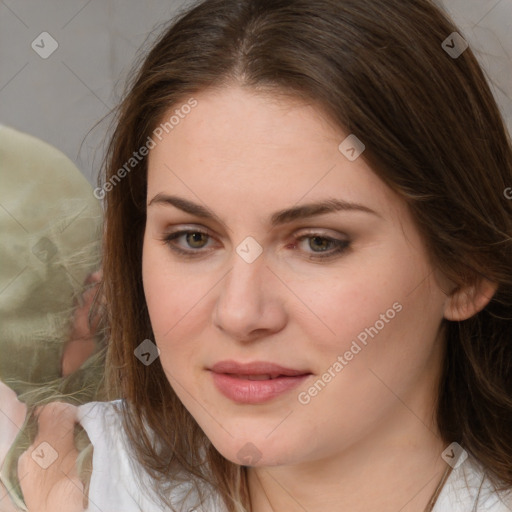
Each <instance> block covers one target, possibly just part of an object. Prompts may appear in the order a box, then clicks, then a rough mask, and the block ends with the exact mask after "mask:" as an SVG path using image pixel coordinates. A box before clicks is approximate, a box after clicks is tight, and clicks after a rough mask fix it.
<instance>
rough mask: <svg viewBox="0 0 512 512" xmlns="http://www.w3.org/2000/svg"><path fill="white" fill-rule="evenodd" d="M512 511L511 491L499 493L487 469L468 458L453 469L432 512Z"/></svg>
mask: <svg viewBox="0 0 512 512" xmlns="http://www.w3.org/2000/svg"><path fill="white" fill-rule="evenodd" d="M445 511H446V512H447V511H450V512H511V511H512V489H509V490H508V491H503V492H498V491H496V489H495V487H494V485H493V484H492V482H491V481H490V479H489V477H488V476H487V473H486V471H485V469H484V467H483V466H482V465H481V464H480V463H479V462H478V461H477V460H476V459H475V458H474V457H473V456H471V455H468V457H467V459H466V460H464V461H463V462H462V463H461V464H459V465H458V466H455V467H454V469H453V470H452V472H451V474H450V477H449V478H448V480H447V481H446V483H445V485H444V487H443V489H442V491H441V493H440V495H439V497H438V499H437V502H436V505H435V507H434V510H433V512H445Z"/></svg>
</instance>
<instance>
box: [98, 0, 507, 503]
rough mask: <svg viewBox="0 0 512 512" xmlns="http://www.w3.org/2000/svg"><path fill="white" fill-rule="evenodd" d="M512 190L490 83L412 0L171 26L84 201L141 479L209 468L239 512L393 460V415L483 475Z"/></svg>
mask: <svg viewBox="0 0 512 512" xmlns="http://www.w3.org/2000/svg"><path fill="white" fill-rule="evenodd" d="M511 170H512V150H511V145H510V140H509V138H508V135H507V132H506V128H505V127H504V123H503V120H502V118H501V116H500V113H499V111H498V108H497V106H496V103H495V101H494V99H493V97H492V94H491V92H490V90H489V87H488V85H487V83H486V80H485V78H484V75H483V73H482V71H481V69H480V67H479V65H478V63H477V61H476V59H475V57H474V55H473V53H472V51H471V49H470V48H468V47H467V44H466V43H465V41H464V38H463V36H462V35H461V34H459V33H458V32H457V29H456V27H455V26H454V25H453V24H452V23H451V22H450V21H449V20H448V19H447V18H446V17H445V15H444V14H443V13H442V12H441V11H440V10H439V9H438V8H437V7H436V6H435V5H434V4H433V3H432V2H430V1H428V0H424V1H418V2H413V3H411V2H407V1H403V0H390V1H386V2H381V1H377V0H375V1H366V2H360V1H343V2H339V1H328V0H324V1H322V0H321V1H317V2H306V1H277V2H276V1H250V2H249V1H247V2H240V1H236V2H235V1H233V2H232V1H225V0H222V1H220V0H218V1H208V2H204V3H201V4H198V5H197V6H196V7H195V8H194V9H192V10H191V11H190V12H188V13H186V14H184V15H183V16H181V17H180V18H179V19H178V20H177V21H175V22H174V23H173V25H172V26H171V28H170V29H169V30H168V31H167V32H165V33H164V34H163V36H162V37H161V38H160V39H159V41H158V42H157V43H156V44H155V46H154V47H153V49H152V50H151V52H150V53H149V55H148V56H147V58H146V59H145V61H144V63H143V64H142V66H141V68H140V70H139V72H138V74H137V75H136V76H135V77H134V78H133V80H132V83H131V87H130V89H129V91H128V94H127V96H126V99H125V100H124V102H123V103H122V104H121V106H120V109H119V113H118V119H117V128H116V130H115V133H114V134H113V137H112V141H111V145H110V150H109V155H108V159H107V166H106V175H105V176H104V180H103V183H102V184H101V186H100V187H98V189H96V194H97V195H98V196H99V197H104V199H105V203H106V226H107V228H106V238H105V244H104V269H105V285H106V294H107V303H108V307H109V308H110V311H109V313H110V320H111V343H110V347H109V363H110V365H109V369H110V372H111V375H110V377H111V382H112V384H115V385H117V386H118V390H119V393H121V395H122V396H123V397H125V398H126V400H127V402H128V404H129V406H130V407H129V412H128V414H127V415H126V418H125V420H126V428H127V431H128V433H129V435H130V436H131V439H132V442H133V444H134V446H135V447H136V449H137V450H138V454H139V457H140V458H141V460H144V461H146V464H147V466H148V470H149V471H150V472H151V471H152V472H153V474H154V475H159V474H160V475H161V474H163V473H165V472H166V471H168V468H169V465H170V464H171V462H173V461H178V462H179V464H178V465H179V466H180V467H182V468H183V467H184V468H185V469H186V470H187V471H189V472H190V473H191V474H196V475H201V474H203V475H204V474H206V473H204V472H203V470H202V469H201V470H200V469H198V464H199V463H200V462H201V461H202V460H203V456H204V455H205V454H206V455H207V457H208V462H209V464H210V469H211V470H212V473H213V480H212V481H213V482H214V483H216V485H217V487H218V489H219V491H220V493H221V494H223V495H224V496H225V497H226V500H227V502H229V498H228V496H231V497H233V496H238V495H239V494H238V493H241V494H240V496H241V498H240V499H241V500H242V501H243V500H244V499H245V498H244V497H243V496H244V492H245V491H244V485H243V484H240V481H241V478H242V477H243V474H244V473H243V470H241V469H240V467H241V466H242V467H243V466H276V465H288V464H300V463H303V462H314V461H316V460H319V459H321V458H326V457H328V456H329V455H330V454H332V453H338V452H340V451H342V450H348V449H349V448H350V447H351V446H355V445H356V444H357V443H359V442H361V441H362V440H364V439H366V438H368V437H369V436H372V435H373V434H374V433H375V432H376V431H377V430H378V429H380V430H381V431H382V432H384V431H385V432H387V434H388V435H389V436H390V438H389V439H390V442H392V436H393V432H395V434H396V435H399V432H398V431H397V430H394V429H393V425H406V424H408V423H411V422H417V417H416V416H414V415H413V414H411V412H410V411H409V410H406V411H404V409H403V407H401V406H400V404H399V402H397V399H396V396H402V397H408V400H410V403H411V404H414V408H417V410H419V411H421V415H423V416H424V418H425V421H426V422H428V421H429V420H428V418H430V420H432V418H434V419H433V420H432V422H431V424H430V423H429V424H428V425H427V426H428V428H431V429H432V431H434V432H437V431H439V434H440V437H439V443H438V444H439V445H440V446H442V445H445V444H446V443H448V442H451V441H459V442H461V443H462V444H464V445H465V446H466V447H467V448H468V450H470V451H472V452H473V453H474V454H475V455H477V456H478V457H479V458H480V459H481V460H482V461H484V462H486V463H488V464H489V468H490V469H491V471H493V470H494V469H496V468H498V467H499V463H498V462H493V461H497V460H504V459H506V458H507V457H509V458H510V454H506V453H499V452H498V451H496V450H490V449H485V448H483V447H484V446H485V445H486V442H485V439H484V437H478V436H480V435H481V436H484V435H483V434H479V433H477V428H476V425H477V424H478V422H479V421H481V418H480V417H481V416H482V414H483V413H482V411H484V410H486V409H487V407H488V397H487V396H485V395H484V392H483V391H482V389H483V388H484V386H491V387H492V386H494V388H495V389H496V390H498V391H496V392H495V396H494V400H495V401H496V403H501V404H505V403H507V396H506V389H507V386H508V387H509V389H510V380H509V379H510V377H509V376H508V375H507V374H506V370H505V368H506V361H510V360H511V358H512V355H511V349H510V346H509V345H507V343H508V339H509V338H510V335H511V333H510V325H509V323H507V322H506V321H505V320H503V318H507V315H510V311H511V306H512V303H511V300H512V299H511V285H512V273H511V268H510V257H511V235H512V220H511V219H512V217H511V213H512V203H511V202H510V201H508V200H507V199H506V197H505V195H504V191H505V189H506V188H507V186H510V184H511V181H512V175H511ZM508 318H509V316H508ZM496 354H500V357H497V356H496ZM494 358H496V359H494ZM504 361H505V362H504ZM500 365H501V366H500ZM283 375H284V376H283ZM279 376H280V377H279ZM244 377H245V378H244ZM274 377H278V378H277V379H275V378H274ZM507 379H508V380H507ZM255 380H258V381H259V382H257V383H256V382H255ZM483 383H485V384H483ZM390 390H391V391H390ZM468 393H469V394H470V395H471V397H472V400H471V401H470V400H469V398H468V396H469V395H468ZM423 416H422V417H423ZM504 421H505V420H504ZM144 424H147V425H149V427H150V428H151V429H152V430H153V431H154V433H155V434H156V436H157V437H158V438H159V440H160V441H161V444H159V445H158V446H157V448H151V446H152V443H151V442H150V440H148V439H147V438H145V437H144V435H143V434H141V432H143V425H144ZM422 428H424V426H422ZM488 428H489V429H495V430H494V432H495V433H497V432H510V431H511V430H512V429H510V425H505V423H503V424H501V425H498V424H496V423H493V424H492V425H489V426H488ZM507 429H508V430H507ZM489 431H490V430H489ZM480 432H482V431H480ZM507 435H509V436H510V434H507ZM312 439H314V441H312ZM436 448H437V447H436ZM170 453H174V454H175V455H176V457H175V458H170V457H169V454H170ZM500 458H501V459H500ZM148 461H151V462H148ZM164 468H165V470H164ZM166 474H167V475H168V472H167V473H166ZM229 482H231V483H229ZM239 485H241V487H240V489H242V491H240V489H239V488H238V486H239ZM230 486H231V487H230Z"/></svg>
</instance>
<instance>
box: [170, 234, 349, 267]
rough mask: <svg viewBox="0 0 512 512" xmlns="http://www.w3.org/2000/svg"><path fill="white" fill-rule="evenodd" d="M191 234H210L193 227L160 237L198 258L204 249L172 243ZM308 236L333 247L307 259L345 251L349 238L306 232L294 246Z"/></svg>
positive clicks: (177, 250)
mask: <svg viewBox="0 0 512 512" xmlns="http://www.w3.org/2000/svg"><path fill="white" fill-rule="evenodd" d="M192 234H201V235H205V236H207V237H209V238H208V240H209V239H210V238H211V237H210V235H209V234H208V233H206V232H205V231H201V230H198V229H194V230H182V231H176V232H174V233H170V234H169V235H166V236H165V237H163V238H162V239H161V241H162V242H163V243H164V244H165V245H167V246H168V247H169V248H170V249H171V250H172V251H173V252H175V253H176V254H179V255H181V256H184V257H186V258H198V257H200V256H201V255H202V253H204V252H206V251H203V250H202V249H197V250H190V251H188V250H184V249H181V248H179V247H178V246H177V245H175V244H174V243H173V242H174V240H176V239H178V238H180V237H182V236H184V235H192ZM308 238H310V239H313V238H319V239H320V240H326V241H327V242H328V243H329V244H331V245H334V246H335V248H334V249H333V250H331V251H319V252H316V253H315V252H313V253H312V255H311V256H310V257H309V259H311V260H325V259H328V258H333V257H334V256H337V255H341V254H342V253H344V252H345V251H347V250H348V248H349V247H350V241H349V240H339V239H336V238H331V237H328V236H322V235H321V234H319V233H307V234H304V235H301V236H300V237H297V238H296V239H295V241H294V246H295V245H296V243H297V242H302V241H303V240H306V239H308ZM208 240H207V242H208Z"/></svg>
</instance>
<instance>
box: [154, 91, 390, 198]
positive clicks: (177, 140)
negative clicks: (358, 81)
mask: <svg viewBox="0 0 512 512" xmlns="http://www.w3.org/2000/svg"><path fill="white" fill-rule="evenodd" d="M193 99H194V100H195V101H196V105H195V106H194V107H193V108H192V109H188V108H183V109H182V110H180V108H181V106H183V105H184V104H185V103H183V104H181V106H180V105H179V104H178V105H174V106H173V107H172V108H171V109H170V110H169V112H168V113H167V114H166V116H164V121H165V120H166V119H170V117H171V116H172V115H173V113H174V114H176V111H178V112H177V114H176V116H175V117H176V118H175V119H174V121H175V122H176V121H177V119H178V116H179V121H178V122H177V123H176V124H174V125H172V129H171V128H169V126H167V130H164V132H163V134H162V136H161V140H157V141H156V145H155V147H154V148H153V149H151V151H150V153H149V166H148V197H149V195H151V194H152V195H155V194H157V193H159V192H162V191H165V192H168V193H174V191H175V190H179V191H181V192H183V193H185V194H187V195H188V196H189V197H191V194H192V195H194V194H195V195H197V196H198V197H201V198H210V199H211V201H214V202H215V197H219V198H220V199H221V200H228V199H229V200H230V201H231V202H233V201H238V202H240V203H244V202H254V201H255V200H260V201H262V200H263V201H264V202H265V203H269V202H273V201H279V202H280V203H281V205H280V206H284V205H287V204H289V203H297V202H299V201H301V199H302V198H304V199H305V198H306V196H307V199H308V200H315V199H323V198H325V194H326V193H327V192H329V194H330V195H331V196H332V195H335V196H336V195H340V197H342V198H343V199H344V200H347V201H362V200H370V199H371V202H372V204H373V205H374V206H375V207H379V206H380V208H385V207H386V202H389V201H391V202H393V201H396V197H394V195H393V194H392V192H391V191H390V190H389V189H388V188H387V187H386V186H385V185H384V183H383V182H382V181H381V180H380V179H379V178H378V177H377V176H376V175H375V173H374V172H373V171H372V170H371V168H370V167H369V166H368V165H367V164H366V162H365V161H364V160H363V159H362V158H357V159H356V160H354V161H350V160H349V159H347V158H346V156H344V155H343V154H342V153H341V152H340V150H339V145H340V143H341V142H342V141H344V140H345V139H346V138H347V136H348V135H349V134H347V133H345V132H343V131H342V130H341V129H340V128H338V127H336V126H334V125H333V123H331V122H330V121H329V120H328V119H327V118H326V116H324V115H323V114H322V112H321V110H320V109H318V108H315V107H314V106H313V105H311V104H306V103H304V102H301V101H299V100H296V99H293V98H290V97H284V96H282V95H276V97H272V96H270V95H269V94H268V93H267V94H264V95H262V94H259V93H256V92H254V91H252V90H249V89H247V88H241V87H229V88H225V89H217V90H206V91H204V92H202V93H200V94H195V95H194V98H193ZM185 101H186V100H185ZM185 112H188V113H185ZM179 114H181V115H179ZM214 191H215V194H213V192H214ZM221 202H222V201H221ZM388 206H389V205H388Z"/></svg>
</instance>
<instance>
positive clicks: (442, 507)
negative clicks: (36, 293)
mask: <svg viewBox="0 0 512 512" xmlns="http://www.w3.org/2000/svg"><path fill="white" fill-rule="evenodd" d="M115 404H117V405H120V404H121V401H120V400H116V401H114V402H92V403H88V404H85V405H82V406H80V407H78V409H79V412H78V418H79V420H80V423H81V424H82V426H83V427H84V428H85V430H86V431H87V434H88V435H89V438H90V440H91V442H92V444H93V445H94V454H93V473H92V477H91V482H90V488H89V497H90V498H89V501H90V503H89V508H88V509H87V511H88V512H89V511H90V512H119V511H123V512H140V511H144V512H162V506H161V505H159V504H158V501H157V500H156V497H155V495H154V494H153V492H152V491H151V483H150V481H149V479H146V480H145V479H144V477H143V476H141V475H143V473H144V472H143V471H137V470H136V464H137V463H136V462H135V461H134V457H130V456H129V450H128V449H127V445H126V441H125V440H124V439H125V438H124V437H123V429H122V427H121V419H120V417H119V415H118V413H117V412H116V410H115V409H114V407H115ZM182 490H183V492H186V491H187V490H188V489H187V487H186V486H182ZM177 495H178V494H177ZM194 501H195V500H194V499H193V496H192V497H191V501H188V502H186V505H185V507H184V508H183V509H182V510H183V512H225V510H226V509H225V507H224V505H223V504H222V503H221V502H220V499H218V498H212V500H211V501H210V502H209V503H208V504H207V505H205V508H195V509H194V508H192V507H193V506H194V505H195V503H194ZM433 512H512V491H509V492H507V493H504V494H503V493H502V494H501V495H498V494H497V493H496V492H495V491H494V489H493V487H492V485H491V483H490V481H489V480H488V478H487V477H486V475H485V472H484V470H483V468H482V466H481V465H480V464H478V463H477V461H476V460H475V459H474V458H473V457H472V456H471V455H469V456H468V458H467V459H466V460H465V461H464V462H463V463H462V464H460V465H459V466H458V467H457V466H456V467H455V468H454V469H453V470H452V471H451V474H450V475H449V477H448V479H447V480H446V482H445V484H444V486H443V488H442V490H441V493H440V495H439V497H438V499H437V501H436V504H435V506H434V509H433Z"/></svg>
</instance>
